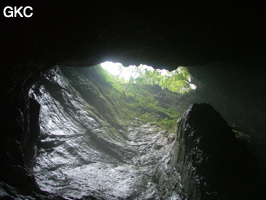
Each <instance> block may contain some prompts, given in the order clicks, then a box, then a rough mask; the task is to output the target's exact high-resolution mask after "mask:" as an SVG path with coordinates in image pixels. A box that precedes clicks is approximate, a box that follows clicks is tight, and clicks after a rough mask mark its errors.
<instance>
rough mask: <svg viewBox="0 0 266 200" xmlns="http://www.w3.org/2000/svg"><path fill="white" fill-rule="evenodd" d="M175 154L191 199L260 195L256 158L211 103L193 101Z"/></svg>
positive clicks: (181, 123)
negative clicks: (236, 136)
mask: <svg viewBox="0 0 266 200" xmlns="http://www.w3.org/2000/svg"><path fill="white" fill-rule="evenodd" d="M175 153H176V154H177V163H176V166H177V171H179V172H180V175H181V179H182V184H183V185H184V189H185V193H186V194H187V198H188V199H193V200H194V199H204V200H211V199H239V200H240V199H257V198H258V196H259V192H258V191H260V188H259V186H260V185H259V184H260V182H259V179H258V176H257V175H258V174H257V173H258V171H257V170H258V169H257V167H258V166H257V161H256V159H255V157H254V156H253V155H252V154H251V153H250V152H249V151H248V148H247V146H245V144H244V143H243V142H242V141H240V140H237V139H236V138H235V136H234V133H233V132H232V130H231V128H230V127H229V126H228V125H227V123H226V121H225V120H224V119H223V118H222V117H221V115H220V114H219V113H218V112H217V111H215V110H214V109H213V108H212V106H211V105H209V104H193V105H191V106H190V107H189V109H188V110H187V111H186V112H185V113H184V114H183V116H182V118H181V119H180V120H179V121H178V129H177V144H176V151H175ZM256 190H257V191H256Z"/></svg>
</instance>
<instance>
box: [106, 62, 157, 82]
mask: <svg viewBox="0 0 266 200" xmlns="http://www.w3.org/2000/svg"><path fill="white" fill-rule="evenodd" d="M101 66H102V67H103V68H104V69H105V70H107V71H108V72H110V73H111V74H113V75H116V76H118V75H119V76H120V77H123V78H124V79H126V80H129V79H130V76H131V74H132V75H135V76H134V78H136V77H138V74H135V73H134V72H135V70H136V68H137V66H136V65H130V66H128V67H124V66H123V65H122V64H121V63H113V62H109V61H107V62H104V63H101ZM140 66H141V68H142V69H149V70H152V71H153V70H154V69H153V68H152V67H150V66H147V65H142V64H141V65H140ZM122 67H123V70H122Z"/></svg>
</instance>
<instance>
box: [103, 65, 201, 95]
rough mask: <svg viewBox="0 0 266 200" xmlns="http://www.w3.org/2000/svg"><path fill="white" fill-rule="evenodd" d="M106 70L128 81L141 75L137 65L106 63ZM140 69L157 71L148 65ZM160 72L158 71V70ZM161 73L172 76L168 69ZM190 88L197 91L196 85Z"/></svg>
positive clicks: (191, 85) (104, 66)
mask: <svg viewBox="0 0 266 200" xmlns="http://www.w3.org/2000/svg"><path fill="white" fill-rule="evenodd" d="M100 65H101V66H102V67H103V68H104V69H105V70H107V71H108V72H110V73H111V74H113V75H115V76H119V77H122V78H124V79H126V80H129V79H130V77H131V76H132V77H133V78H137V77H138V76H139V75H138V73H135V71H136V68H137V66H136V65H130V66H128V67H124V66H123V65H122V64H121V63H114V62H110V61H107V62H104V63H101V64H100ZM139 67H141V69H143V70H144V69H148V70H151V71H154V70H155V69H154V68H153V67H150V66H147V65H142V64H141V65H140V66H139ZM157 70H158V69H157ZM180 70H181V68H177V71H180ZM158 71H159V72H160V74H161V75H164V76H171V73H170V72H169V71H168V70H166V69H160V70H158ZM190 88H191V89H192V90H195V89H196V85H194V84H190Z"/></svg>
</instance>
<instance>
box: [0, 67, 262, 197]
mask: <svg viewBox="0 0 266 200" xmlns="http://www.w3.org/2000/svg"><path fill="white" fill-rule="evenodd" d="M80 72H84V73H80ZM107 85H108V84H107V83H106V82H105V81H104V80H103V79H102V78H101V76H100V75H99V74H98V73H96V71H95V70H93V69H90V73H88V74H86V73H85V71H84V70H80V69H77V68H76V69H75V70H74V69H69V68H67V69H63V68H62V70H61V69H60V68H59V67H55V68H53V69H51V70H49V71H48V72H46V73H45V74H44V75H43V76H42V79H41V80H40V81H39V82H38V83H37V84H35V85H34V86H33V87H32V88H31V90H30V93H29V96H30V97H31V99H32V101H33V100H35V101H36V102H38V104H36V103H35V104H36V106H37V105H38V106H39V107H40V112H39V113H38V114H39V121H38V123H39V126H38V127H35V128H36V132H39V135H36V136H35V139H31V140H30V141H31V143H32V146H33V147H34V148H32V149H31V151H30V152H31V153H29V155H28V157H29V158H33V159H31V160H29V161H28V162H27V165H28V167H29V168H30V169H32V170H31V171H28V178H27V179H31V180H30V181H31V182H32V183H34V184H33V185H29V186H28V187H27V188H28V189H27V190H25V191H22V190H19V189H17V188H13V187H11V186H9V185H8V184H5V183H2V182H1V185H0V186H1V189H0V197H1V198H6V199H14V198H18V199H23V200H24V199H36V198H37V199H55V200H59V199H108V200H109V199H114V200H116V199H168V200H170V199H171V200H174V199H175V200H181V199H182V200H185V199H187V200H212V199H239V200H240V199H241V200H243V199H244V200H245V199H246V200H248V199H263V198H262V197H261V196H262V190H261V188H260V186H261V185H262V184H261V182H260V180H259V178H258V174H257V161H256V158H255V157H254V156H253V155H252V154H251V153H250V152H249V150H248V148H247V147H246V145H245V143H244V142H242V141H241V140H239V139H238V138H236V137H235V135H234V132H232V130H231V127H230V126H228V124H227V123H226V121H225V120H224V119H223V118H222V117H221V116H220V114H219V113H218V112H216V111H215V110H214V109H213V108H212V107H211V106H210V105H209V104H194V105H191V106H190V107H189V108H188V110H187V111H186V112H184V114H183V116H182V117H181V118H180V119H179V121H178V124H177V127H178V128H177V131H176V132H172V131H167V130H163V129H162V128H161V127H160V126H159V125H158V124H156V123H151V122H150V123H148V122H147V121H146V122H144V121H143V120H141V119H139V118H130V117H129V115H127V114H128V113H123V112H122V111H123V109H122V107H121V106H126V105H121V102H120V104H119V103H117V102H115V99H113V98H112V97H111V96H109V95H107V94H106V93H105V92H106V87H107V88H108V86H107ZM109 89H110V88H109ZM157 89H158V88H157ZM151 92H154V88H153V87H151ZM166 93H167V91H164V92H163V94H164V95H165V94H166ZM156 95H157V99H158V100H159V99H160V95H159V96H158V93H156ZM171 95H172V94H171ZM171 95H170V96H171ZM170 96H168V97H170ZM163 99H164V98H162V99H161V100H163ZM166 100H167V98H166ZM179 100H180V99H179ZM168 101H169V99H168ZM169 102H171V101H169ZM173 102H174V103H175V104H176V106H177V107H178V101H177V100H173ZM160 103H161V104H165V105H166V106H169V104H167V102H160ZM171 106H174V105H171ZM157 114H158V113H157ZM34 177H35V179H36V183H35V179H34Z"/></svg>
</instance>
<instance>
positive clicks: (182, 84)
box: [100, 61, 197, 93]
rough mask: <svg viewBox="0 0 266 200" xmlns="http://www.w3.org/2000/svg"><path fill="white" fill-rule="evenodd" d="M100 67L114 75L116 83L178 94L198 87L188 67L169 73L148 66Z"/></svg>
mask: <svg viewBox="0 0 266 200" xmlns="http://www.w3.org/2000/svg"><path fill="white" fill-rule="evenodd" d="M100 66H101V67H102V68H103V69H105V70H106V71H107V72H109V73H110V75H113V78H114V81H115V79H116V80H117V82H120V83H122V82H124V83H126V82H128V83H129V82H132V83H135V84H148V85H159V86H160V87H162V88H163V89H164V88H167V89H168V90H170V91H172V92H176V93H185V92H189V91H190V90H195V89H196V87H197V86H196V85H195V84H193V83H192V82H191V75H190V74H189V72H188V71H187V68H186V67H183V66H179V67H178V68H177V69H176V70H173V71H171V72H170V71H168V70H166V69H154V68H153V67H151V66H147V65H142V64H141V65H139V66H136V65H130V66H128V67H125V66H123V65H122V64H121V63H113V62H109V61H107V62H104V63H101V64H100Z"/></svg>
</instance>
